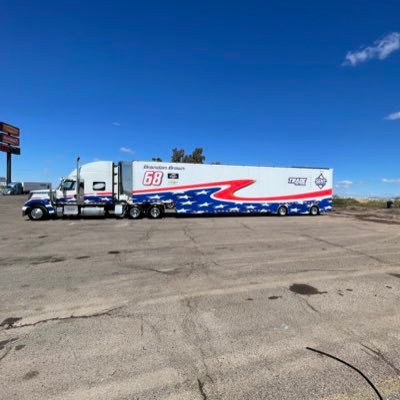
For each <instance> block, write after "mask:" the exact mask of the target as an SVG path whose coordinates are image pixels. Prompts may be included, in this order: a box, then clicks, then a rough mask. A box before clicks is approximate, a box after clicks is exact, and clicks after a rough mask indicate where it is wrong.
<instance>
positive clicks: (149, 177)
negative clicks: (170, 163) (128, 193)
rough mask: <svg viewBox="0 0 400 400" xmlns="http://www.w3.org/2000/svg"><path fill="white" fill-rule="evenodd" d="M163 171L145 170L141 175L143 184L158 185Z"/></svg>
mask: <svg viewBox="0 0 400 400" xmlns="http://www.w3.org/2000/svg"><path fill="white" fill-rule="evenodd" d="M163 176H164V173H163V172H161V171H146V172H145V174H144V177H143V185H144V186H160V185H161V182H162V178H163Z"/></svg>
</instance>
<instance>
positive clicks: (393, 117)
mask: <svg viewBox="0 0 400 400" xmlns="http://www.w3.org/2000/svg"><path fill="white" fill-rule="evenodd" d="M385 119H388V120H389V121H394V120H396V119H400V111H399V112H395V113H392V114H389V115H387V116H386V117H385Z"/></svg>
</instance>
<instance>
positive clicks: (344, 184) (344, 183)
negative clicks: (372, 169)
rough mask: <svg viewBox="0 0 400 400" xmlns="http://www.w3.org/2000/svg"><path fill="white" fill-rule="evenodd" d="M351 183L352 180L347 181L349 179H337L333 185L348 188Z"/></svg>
mask: <svg viewBox="0 0 400 400" xmlns="http://www.w3.org/2000/svg"><path fill="white" fill-rule="evenodd" d="M352 185H353V181H349V180H344V181H338V182H336V185H335V187H337V188H343V189H349V188H351V187H352Z"/></svg>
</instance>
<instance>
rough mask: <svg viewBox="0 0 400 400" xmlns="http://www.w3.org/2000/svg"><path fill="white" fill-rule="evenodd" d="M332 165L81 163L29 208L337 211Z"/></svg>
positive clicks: (34, 195) (53, 211)
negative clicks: (330, 166) (260, 165)
mask: <svg viewBox="0 0 400 400" xmlns="http://www.w3.org/2000/svg"><path fill="white" fill-rule="evenodd" d="M332 179H333V171H332V169H330V168H309V167H256V166H238V165H218V164H186V163H184V164H183V163H169V162H152V161H131V162H123V161H121V162H118V163H113V162H112V161H96V162H92V163H88V164H84V165H82V166H81V165H80V163H79V159H78V161H77V167H76V169H74V170H73V171H72V172H71V173H70V174H69V175H68V176H67V177H66V178H63V179H62V180H61V182H60V184H59V185H58V187H57V189H56V190H53V191H52V190H38V191H33V192H31V195H30V197H29V199H28V201H27V202H26V203H25V204H24V206H23V208H22V213H23V215H24V216H28V217H29V218H30V219H31V220H35V221H37V220H42V219H46V218H49V217H53V218H57V217H77V216H82V217H85V216H109V215H113V216H116V217H120V218H122V217H129V218H131V219H139V218H142V217H148V218H151V219H157V218H161V217H162V216H163V215H164V212H165V210H166V209H167V208H173V209H174V210H175V213H176V214H177V215H200V214H204V215H215V214H242V213H245V214H276V215H279V216H282V217H283V216H286V215H295V214H309V215H312V216H315V215H318V214H323V213H326V212H329V211H330V210H331V209H332Z"/></svg>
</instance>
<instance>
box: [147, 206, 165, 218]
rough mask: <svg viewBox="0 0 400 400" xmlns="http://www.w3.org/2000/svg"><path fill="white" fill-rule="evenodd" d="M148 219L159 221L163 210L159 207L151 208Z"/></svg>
mask: <svg viewBox="0 0 400 400" xmlns="http://www.w3.org/2000/svg"><path fill="white" fill-rule="evenodd" d="M148 217H149V218H151V219H157V218H161V217H162V209H161V207H159V206H151V207H150V208H149V211H148Z"/></svg>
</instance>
